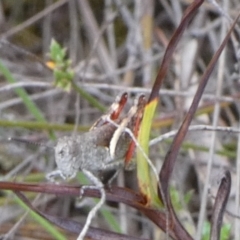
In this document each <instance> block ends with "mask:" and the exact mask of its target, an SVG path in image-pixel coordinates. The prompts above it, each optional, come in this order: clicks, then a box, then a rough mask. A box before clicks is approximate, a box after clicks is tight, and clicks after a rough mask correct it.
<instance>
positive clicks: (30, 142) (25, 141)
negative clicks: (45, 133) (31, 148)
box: [8, 137, 54, 150]
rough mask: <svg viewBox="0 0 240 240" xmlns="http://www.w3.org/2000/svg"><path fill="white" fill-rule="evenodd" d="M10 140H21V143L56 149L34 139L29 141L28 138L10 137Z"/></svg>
mask: <svg viewBox="0 0 240 240" xmlns="http://www.w3.org/2000/svg"><path fill="white" fill-rule="evenodd" d="M8 141H14V142H21V143H26V144H31V145H35V146H37V147H45V148H47V149H52V150H53V149H54V147H50V146H47V145H45V144H43V143H38V142H32V141H28V140H26V139H23V138H17V137H9V138H8Z"/></svg>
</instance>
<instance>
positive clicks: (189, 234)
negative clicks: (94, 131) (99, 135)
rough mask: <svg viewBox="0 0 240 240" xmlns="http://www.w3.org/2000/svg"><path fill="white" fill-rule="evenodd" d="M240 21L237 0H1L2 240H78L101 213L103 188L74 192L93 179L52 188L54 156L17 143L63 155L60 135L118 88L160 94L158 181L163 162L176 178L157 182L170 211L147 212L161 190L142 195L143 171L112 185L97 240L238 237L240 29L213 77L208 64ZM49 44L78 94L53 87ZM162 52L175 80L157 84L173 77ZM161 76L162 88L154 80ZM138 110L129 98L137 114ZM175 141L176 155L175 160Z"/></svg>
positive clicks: (155, 129) (78, 126)
mask: <svg viewBox="0 0 240 240" xmlns="http://www.w3.org/2000/svg"><path fill="white" fill-rule="evenodd" d="M194 2H195V3H194ZM190 4H192V5H190ZM194 4H195V5H197V4H199V8H198V6H197V7H196V6H194ZM200 5H201V6H200ZM189 6H192V8H191V7H190V8H188V7H189ZM239 12H240V3H239V0H231V1H229V0H222V1H217V2H216V1H214V0H211V1H210V0H209V1H203V3H202V4H201V1H198V0H196V1H188V0H170V1H167V0H162V1H153V0H151V1H137V0H136V1H124V0H105V1H87V0H58V1H52V0H46V1H39V0H31V1H30V0H21V1H9V0H2V1H1V2H0V25H1V31H0V72H1V78H0V134H1V135H0V180H1V181H0V189H2V190H1V192H0V216H1V217H0V234H1V235H2V238H1V239H76V237H77V235H78V233H79V231H80V230H81V226H82V225H81V224H83V223H84V221H85V220H86V216H87V214H88V212H89V210H90V209H92V208H93V206H94V205H95V204H96V202H95V199H93V197H99V193H98V191H96V190H95V191H86V193H85V194H86V196H90V197H91V198H87V201H86V200H84V199H86V198H84V199H83V200H82V201H81V202H80V204H79V203H78V206H77V204H76V196H77V195H78V193H79V191H78V190H79V188H78V187H76V184H78V185H79V181H80V183H81V184H86V182H84V181H85V180H86V179H84V178H83V176H81V175H80V176H78V179H75V180H74V181H72V182H70V183H68V184H66V183H65V184H64V185H62V184H59V185H56V186H54V184H47V183H46V179H45V174H46V173H48V172H50V171H52V170H53V169H54V168H55V163H54V153H53V151H52V150H51V149H50V148H46V147H44V146H40V145H39V146H38V145H37V144H36V146H33V145H29V144H26V143H20V142H14V141H12V142H8V141H7V139H8V138H9V137H17V138H21V139H26V140H28V141H31V142H35V143H43V144H44V145H45V146H54V143H55V141H56V139H57V138H59V137H61V136H65V135H71V134H72V133H76V132H77V131H79V132H80V131H86V130H87V129H88V128H89V127H90V126H91V124H93V123H94V121H95V120H96V119H97V118H98V117H99V116H100V115H101V114H103V112H104V111H105V109H106V108H107V107H108V106H109V105H111V103H112V102H113V101H114V99H115V97H116V95H118V94H119V93H121V92H124V91H127V92H128V93H129V95H130V96H131V99H133V98H134V96H136V95H137V94H139V93H144V94H146V96H147V97H148V96H149V95H150V93H152V94H151V95H150V98H149V103H151V102H152V100H154V99H155V100H156V96H157V95H156V93H157V92H158V90H159V88H160V85H161V89H160V91H159V93H160V98H159V99H160V100H159V104H158V106H157V109H156V111H155V114H154V118H153V121H152V126H151V134H150V142H149V143H150V147H149V158H150V159H151V161H152V163H153V165H154V167H155V170H156V171H157V173H159V172H160V169H161V166H162V165H163V168H164V169H163V170H166V171H163V170H161V172H160V174H159V178H160V181H162V183H160V184H159V185H161V184H163V189H162V190H159V189H158V197H159V199H161V200H162V201H163V205H165V207H163V208H160V207H159V206H158V205H157V204H156V205H154V204H153V205H151V204H152V203H153V201H152V200H151V199H150V200H149V199H148V197H151V196H153V195H151V194H150V195H148V193H145V192H144V191H143V188H142V185H141V183H142V179H141V176H140V175H139V172H138V173H137V171H135V170H134V171H131V172H127V171H126V172H121V173H120V174H119V176H118V178H117V180H116V181H115V182H114V183H113V186H112V188H110V189H106V194H107V200H109V201H107V202H106V204H104V206H102V208H101V210H100V212H99V213H98V214H97V216H96V217H95V218H94V220H93V221H92V223H91V226H92V228H91V229H90V230H89V233H88V234H89V235H88V236H89V237H90V239H165V238H167V237H169V238H173V239H236V240H237V239H238V240H239V239H240V231H239V229H240V220H239V217H240V145H239V143H240V140H239V136H240V135H239V116H240V114H239V113H240V108H239V97H240V95H239V90H240V48H239V41H240V40H239V39H240V38H239V27H238V26H237V24H236V26H235V31H233V32H232V34H231V37H230V39H229V41H228V42H227V44H226V46H224V45H223V47H224V50H223V52H222V55H221V56H220V58H219V60H218V62H217V64H216V67H215V68H214V69H213V71H212V73H211V75H210V70H209V69H208V67H209V66H210V68H211V67H213V64H215V63H216V59H215V60H214V61H213V63H210V60H211V58H212V56H213V55H214V54H215V53H217V52H218V50H219V47H220V45H221V43H222V42H223V40H224V38H225V36H226V35H227V34H228V31H229V29H230V27H231V26H232V24H233V21H234V20H235V19H236V18H237V15H238V14H239ZM191 14H192V16H190V15H191ZM183 16H185V17H186V18H183ZM184 20H186V22H184ZM187 22H189V25H188V23H187ZM179 24H180V27H179ZM181 24H182V25H181ZM184 24H185V25H184ZM238 25H239V24H238ZM176 29H178V30H177V31H176ZM181 31H182V32H183V35H181ZM173 34H175V35H174V36H175V38H171V37H172V36H173ZM52 39H55V40H56V41H57V42H58V43H59V44H60V45H62V46H64V47H65V48H66V49H67V51H66V54H67V56H66V57H67V58H69V59H70V60H71V63H70V62H69V61H66V62H65V64H66V65H64V66H62V65H61V67H62V68H63V70H64V71H65V70H66V71H68V72H67V74H68V75H64V79H65V80H66V79H68V77H69V76H70V77H71V76H72V75H71V74H73V75H74V81H73V82H71V84H70V85H68V82H67V83H66V82H62V80H61V79H60V80H59V79H56V72H53V69H54V66H56V61H53V59H52V56H50V44H51V40H52ZM178 40H179V42H178ZM177 42H178V43H177ZM175 43H177V45H176V44H175ZM174 44H175V45H176V49H175V50H174V48H175V45H174ZM166 49H168V50H169V51H167V54H166V55H165V57H166V58H165V59H166V65H165V66H166V67H167V68H168V69H167V74H166V75H164V74H163V75H161V74H160V75H161V76H163V77H164V78H163V77H162V78H163V79H161V76H160V77H159V75H158V78H157V80H156V81H155V78H156V76H157V74H158V73H163V72H164V70H163V71H162V72H161V71H160V72H159V68H160V64H161V62H162V60H163V56H164V54H165V53H166ZM173 50H174V52H173V53H172V52H171V51H173ZM59 51H60V50H59ZM170 60H171V62H170ZM163 62H164V61H163ZM163 65H164V64H163ZM162 69H164V67H162ZM204 74H205V75H204ZM208 75H209V76H208ZM201 76H205V78H204V79H205V80H208V83H207V86H206V87H205V91H204V93H203V94H202V98H201V101H200V103H199V105H198V108H197V109H193V110H194V111H195V110H196V114H195V116H194V118H193V120H192V122H191V126H188V125H185V127H186V131H187V135H186V137H185V139H184V142H183V144H182V145H181V141H182V140H183V138H184V134H183V135H182V136H180V134H179V138H178V140H179V141H180V142H177V140H176V138H175V140H176V142H174V141H173V139H174V137H175V136H176V133H177V130H178V129H179V127H180V126H181V124H182V123H183V120H184V118H185V116H186V114H188V115H187V116H190V113H189V112H188V111H189V107H190V105H191V103H192V100H193V98H194V96H195V97H196V91H197V88H198V86H200V85H201V84H202V83H200V78H201ZM159 79H161V81H162V84H160V85H157V84H156V83H159ZM154 81H155V84H156V85H154V87H152V86H153V84H154ZM201 86H202V88H204V86H203V84H202V85H201ZM198 96H201V93H199V95H198ZM131 105H132V102H131V101H130V103H129V105H128V106H127V108H129V107H130V106H131ZM196 107H197V105H195V108H196ZM193 113H194V112H193ZM150 120H151V119H150ZM149 124H150V123H149ZM183 131H184V130H183ZM77 134H78V133H77ZM178 143H180V145H181V149H180V151H178V149H177V146H178ZM180 145H179V147H180ZM170 146H171V147H172V148H171V149H173V151H170V152H168V150H169V148H170ZM172 152H174V153H177V155H176V156H175V158H174V160H173V161H174V163H173V162H171V163H172V165H171V166H170V163H169V162H170V161H167V160H169V159H168V157H169V155H171V153H172ZM167 153H168V155H167ZM172 157H173V156H172ZM169 158H170V157H169ZM163 163H165V164H163ZM167 163H169V166H166V165H167ZM137 164H138V163H137ZM173 166H174V169H173ZM169 168H171V170H169ZM172 170H173V172H172ZM142 173H143V172H142ZM170 177H171V181H170V187H169V185H168V180H169V179H170ZM165 179H166V185H165V183H164V181H165ZM21 183H23V184H22V185H21ZM33 183H34V184H33ZM117 186H118V187H117ZM120 186H121V187H120ZM160 187H161V186H160ZM130 189H131V190H130ZM9 190H13V191H9ZM165 190H166V191H165ZM21 191H24V195H23V194H22V192H21ZM143 193H144V194H143ZM155 194H157V193H155ZM169 195H170V196H171V200H170V198H169ZM154 196H155V195H154ZM146 199H147V200H146ZM79 205H80V206H79ZM30 208H32V210H31V211H30V210H29V209H30ZM29 211H30V212H29ZM176 216H177V217H176ZM46 219H47V220H48V221H46ZM49 222H51V223H49ZM60 227H61V228H60ZM103 229H105V231H104V230H103ZM220 229H221V230H222V234H221V235H219V231H220ZM112 232H114V233H112ZM117 233H118V234H117ZM111 234H112V235H111ZM133 236H134V237H133Z"/></svg>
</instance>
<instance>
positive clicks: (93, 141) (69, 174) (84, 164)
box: [50, 124, 131, 179]
mask: <svg viewBox="0 0 240 240" xmlns="http://www.w3.org/2000/svg"><path fill="white" fill-rule="evenodd" d="M115 130H116V127H114V126H112V127H111V126H110V125H109V124H106V125H104V126H102V127H100V128H97V129H94V130H92V131H90V132H86V133H83V134H81V135H78V136H74V137H63V138H60V139H59V140H58V142H57V145H56V147H55V161H56V164H57V168H58V171H57V173H58V174H60V175H61V177H63V178H64V179H71V178H73V177H75V176H76V174H77V172H78V171H81V170H83V169H84V170H87V171H90V172H97V171H99V170H111V169H117V168H119V167H120V166H123V159H124V156H125V155H126V152H127V147H128V145H129V142H130V140H131V139H130V137H129V136H128V134H127V133H125V132H124V133H122V136H121V138H120V139H119V143H118V144H117V148H116V154H115V155H114V158H112V157H111V155H110V152H109V148H108V145H109V136H110V135H112V132H113V131H115ZM118 146H119V147H118ZM50 178H51V176H50Z"/></svg>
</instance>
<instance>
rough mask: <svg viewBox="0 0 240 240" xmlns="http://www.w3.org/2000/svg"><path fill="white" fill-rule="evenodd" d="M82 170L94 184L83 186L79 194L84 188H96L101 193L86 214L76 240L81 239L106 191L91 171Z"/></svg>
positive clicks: (104, 199)
mask: <svg viewBox="0 0 240 240" xmlns="http://www.w3.org/2000/svg"><path fill="white" fill-rule="evenodd" d="M82 172H83V173H84V174H85V175H86V177H88V178H89V180H90V181H92V182H93V183H94V185H95V186H84V187H82V188H81V194H82V193H83V191H84V189H93V188H94V189H98V190H99V191H100V193H101V199H100V201H99V202H98V203H97V204H96V206H95V207H94V208H93V209H92V210H91V211H90V212H89V214H88V216H87V220H86V222H85V225H84V227H83V229H82V231H81V232H80V234H79V236H78V238H77V240H83V239H84V237H85V235H86V233H87V231H88V229H89V227H90V224H91V222H92V219H93V218H94V217H95V216H96V213H97V211H98V210H99V209H100V208H101V207H102V206H103V204H104V203H105V201H106V193H105V190H104V186H103V183H102V182H101V181H100V180H99V179H98V178H97V177H95V176H94V175H93V173H91V172H89V171H87V170H84V169H83V170H82Z"/></svg>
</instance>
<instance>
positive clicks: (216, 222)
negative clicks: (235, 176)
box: [210, 171, 231, 240]
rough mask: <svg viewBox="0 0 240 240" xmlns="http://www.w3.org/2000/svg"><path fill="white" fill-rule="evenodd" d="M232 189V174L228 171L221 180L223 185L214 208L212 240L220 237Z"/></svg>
mask: <svg viewBox="0 0 240 240" xmlns="http://www.w3.org/2000/svg"><path fill="white" fill-rule="evenodd" d="M230 189H231V174H230V172H229V171H226V172H225V173H224V176H223V177H222V179H221V183H220V186H219V189H218V193H217V196H216V200H215V203H214V207H213V214H212V220H211V234H210V236H211V237H210V240H218V239H219V237H220V230H221V226H222V221H223V214H224V211H225V208H226V205H227V200H228V197H229V194H230Z"/></svg>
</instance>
